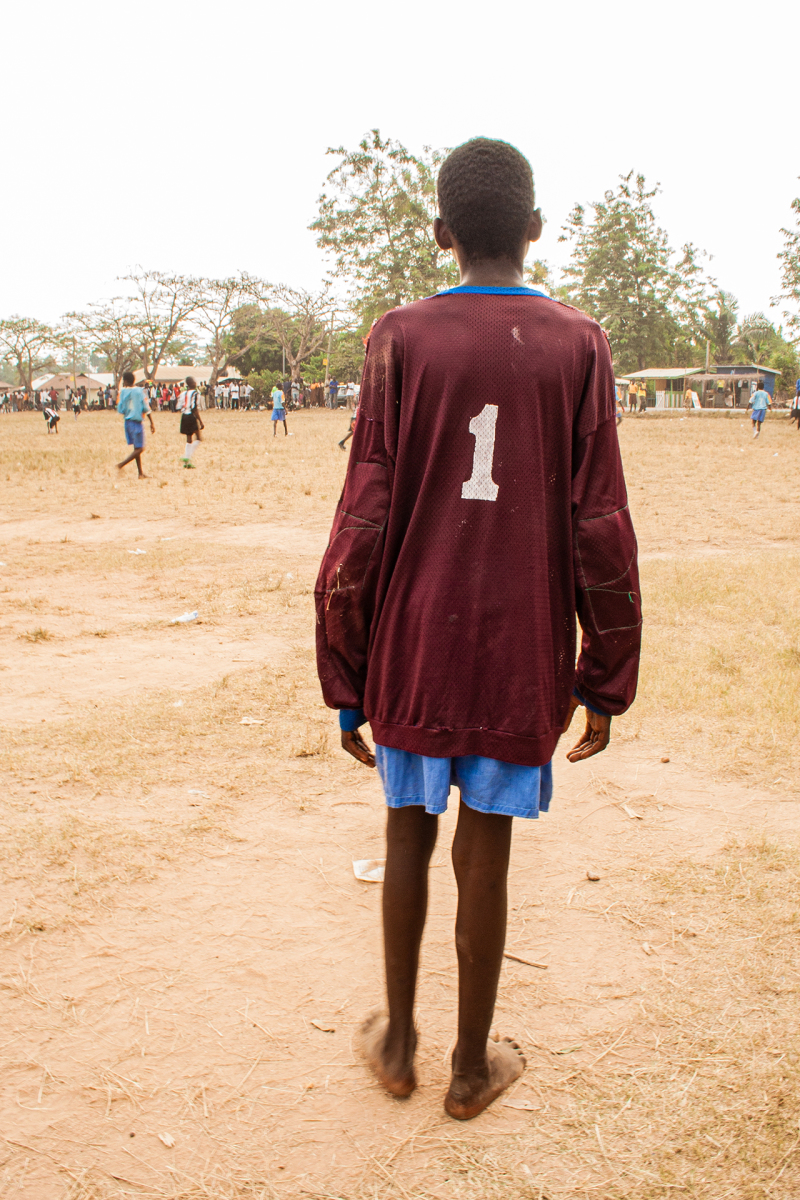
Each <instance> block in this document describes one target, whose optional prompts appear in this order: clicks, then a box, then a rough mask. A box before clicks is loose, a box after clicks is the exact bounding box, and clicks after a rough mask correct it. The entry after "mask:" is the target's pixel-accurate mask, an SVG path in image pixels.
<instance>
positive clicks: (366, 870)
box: [353, 858, 386, 883]
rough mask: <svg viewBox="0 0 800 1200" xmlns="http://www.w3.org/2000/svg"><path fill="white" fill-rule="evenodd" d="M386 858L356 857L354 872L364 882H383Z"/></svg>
mask: <svg viewBox="0 0 800 1200" xmlns="http://www.w3.org/2000/svg"><path fill="white" fill-rule="evenodd" d="M385 868H386V859H385V858H354V859H353V874H354V875H355V877H356V879H361V880H363V882H364V883H383V872H384V870H385Z"/></svg>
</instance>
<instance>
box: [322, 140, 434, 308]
mask: <svg viewBox="0 0 800 1200" xmlns="http://www.w3.org/2000/svg"><path fill="white" fill-rule="evenodd" d="M328 154H332V155H335V156H337V157H338V158H339V162H338V163H337V165H336V166H335V167H334V169H333V170H332V171H331V173H330V174H329V175H328V178H327V181H326V184H325V189H324V191H323V192H322V195H321V196H320V198H319V216H318V217H317V219H316V221H314V223H313V224H312V225H311V227H310V228H311V229H312V230H313V231H314V232H315V233H316V235H317V245H318V246H320V248H321V249H323V250H325V251H327V252H328V254H329V255H330V256H331V258H332V260H333V275H334V278H335V279H339V280H341V281H342V282H343V283H344V284H345V286H346V287H347V289H348V293H349V298H350V302H351V304H352V306H353V309H354V311H355V312H356V313H357V315H358V318H359V320H360V322H361V324H362V328H365V327H369V325H370V323H371V322H372V320H373V319H374V318H375V317H377V316H380V315H381V314H382V313H384V312H386V311H388V309H390V308H395V307H396V306H397V305H399V304H407V303H408V302H409V301H411V300H420V299H422V298H423V297H424V296H430V295H431V294H432V293H433V292H437V291H440V290H441V289H442V288H443V287H449V286H451V285H452V284H453V283H457V282H458V270H457V268H456V265H455V262H454V261H453V259H452V257H451V255H450V253H449V251H443V250H440V249H439V247H438V246H437V245H436V242H435V240H434V237H433V219H434V217H435V216H436V215H437V211H438V210H437V205H436V176H437V173H438V170H439V166H440V164H441V162H442V160H443V159H444V157H445V152H444V151H440V150H431V149H430V148H428V147H426V148H425V149H424V151H423V153H422V154H421V155H414V154H412V153H411V152H410V151H409V150H407V149H406V147H405V146H403V145H401V143H400V142H396V141H393V140H392V139H391V138H382V137H381V134H380V131H379V130H378V129H373V130H372V131H371V132H370V133H368V134H367V135H366V136H365V137H364V138H363V139H362V141H361V142H360V143H359V146H358V148H357V149H356V150H347V149H345V147H343V146H339V147H338V148H336V149H329V150H328Z"/></svg>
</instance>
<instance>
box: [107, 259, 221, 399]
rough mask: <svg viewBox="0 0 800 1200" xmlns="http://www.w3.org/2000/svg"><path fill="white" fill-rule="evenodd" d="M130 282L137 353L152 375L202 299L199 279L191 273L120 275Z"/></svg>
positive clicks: (147, 272)
mask: <svg viewBox="0 0 800 1200" xmlns="http://www.w3.org/2000/svg"><path fill="white" fill-rule="evenodd" d="M122 278H123V279H125V280H127V281H128V282H129V283H132V284H133V291H134V294H133V296H132V297H131V304H132V305H133V307H134V311H135V312H136V314H137V316H138V318H139V324H138V328H139V330H140V333H141V342H140V347H139V349H140V354H141V359H142V366H143V367H144V371H145V375H146V376H147V377H148V378H153V377H154V376H155V374H156V371H157V370H158V368H159V366H160V365H161V362H162V360H163V359H165V358H167V357H169V354H170V347H171V346H172V345H173V343H175V342H176V341H180V337H181V334H182V333H183V330H184V328H185V325H186V322H187V320H188V318H189V317H190V316H191V315H192V314H193V313H195V312H196V311H197V309H198V308H199V307H200V304H201V301H202V289H201V283H200V280H198V279H195V278H194V277H193V276H185V275H170V274H169V273H168V272H166V271H145V270H143V269H142V268H141V267H140V268H139V270H138V271H137V272H133V273H132V274H130V275H123V276H122Z"/></svg>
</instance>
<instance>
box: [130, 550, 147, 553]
mask: <svg viewBox="0 0 800 1200" xmlns="http://www.w3.org/2000/svg"><path fill="white" fill-rule="evenodd" d="M128 554H147V551H146V550H129V551H128Z"/></svg>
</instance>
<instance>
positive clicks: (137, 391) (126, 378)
mask: <svg viewBox="0 0 800 1200" xmlns="http://www.w3.org/2000/svg"><path fill="white" fill-rule="evenodd" d="M133 384H134V377H133V371H126V372H125V374H124V375H123V376H122V387H121V388H120V393H119V400H118V401H117V412H118V413H119V414H120V415H121V416H123V417H124V418H125V441H126V442H127V443H128V445H129V446H131V447H132V449H131V453H130V454H129V455H128V457H127V458H124V459H123V460H122V462H119V463H117V470H119V471H121V470H122V468H123V467H127V465H128V463H130V462H133V461H134V460H135V461H136V467H137V470H138V472H139V478H140V479H146V478H147V476H146V475H145V473H144V471H143V470H142V455H143V454H144V419H143V418H144V416H145V414H146V415H147V419H148V421H149V422H150V432H151V433H155V431H156V427H155V425H154V424H153V414H152V413H151V412H150V405H149V404H148V403H147V397H146V396H145V394H144V388H140V387H134V386H133Z"/></svg>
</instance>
